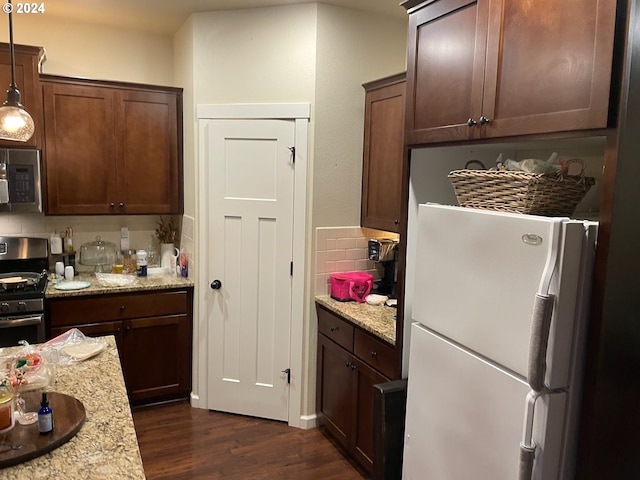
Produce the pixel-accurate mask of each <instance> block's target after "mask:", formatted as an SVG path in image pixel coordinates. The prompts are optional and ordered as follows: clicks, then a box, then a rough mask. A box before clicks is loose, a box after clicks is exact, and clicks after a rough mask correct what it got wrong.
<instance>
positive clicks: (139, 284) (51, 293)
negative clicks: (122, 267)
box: [45, 273, 193, 298]
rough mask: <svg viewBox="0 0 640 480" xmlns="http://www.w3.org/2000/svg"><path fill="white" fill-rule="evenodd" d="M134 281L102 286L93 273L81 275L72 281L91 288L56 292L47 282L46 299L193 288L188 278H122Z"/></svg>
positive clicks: (159, 276)
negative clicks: (122, 284)
mask: <svg viewBox="0 0 640 480" xmlns="http://www.w3.org/2000/svg"><path fill="white" fill-rule="evenodd" d="M123 277H131V278H132V279H134V282H135V283H133V284H131V285H125V286H115V285H107V284H103V283H102V282H100V280H98V278H96V276H95V274H94V273H81V274H79V275H76V276H75V277H74V279H73V280H74V281H87V282H89V283H91V286H89V287H87V288H83V289H80V290H58V289H57V288H55V284H56V282H55V281H52V280H49V284H48V285H47V291H46V293H45V296H46V298H59V297H77V296H80V295H100V294H105V293H126V292H141V291H145V290H164V289H172V288H185V287H193V280H192V279H190V278H182V277H176V276H174V275H164V274H163V275H148V276H146V277H136V276H133V275H131V276H129V275H127V276H123Z"/></svg>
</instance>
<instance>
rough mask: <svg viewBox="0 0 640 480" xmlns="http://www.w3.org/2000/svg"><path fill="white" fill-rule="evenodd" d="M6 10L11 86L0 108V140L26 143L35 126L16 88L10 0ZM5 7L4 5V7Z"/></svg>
mask: <svg viewBox="0 0 640 480" xmlns="http://www.w3.org/2000/svg"><path fill="white" fill-rule="evenodd" d="M7 5H8V7H9V8H8V10H6V9H5V8H4V6H3V8H2V9H3V10H4V11H5V12H7V13H8V14H9V15H8V17H9V53H10V56H11V84H10V85H9V90H7V99H6V100H5V101H4V103H3V104H2V106H1V107H0V140H14V141H18V142H26V141H27V140H29V139H30V138H31V137H32V136H33V132H34V131H35V125H34V124H33V118H31V115H29V113H27V111H26V110H25V109H24V107H23V106H22V104H21V103H20V91H19V90H18V87H17V86H16V73H15V70H16V58H15V51H14V50H15V46H14V44H13V17H12V14H11V12H12V10H13V8H12V7H11V0H9V2H8V3H7ZM5 6H6V5H5Z"/></svg>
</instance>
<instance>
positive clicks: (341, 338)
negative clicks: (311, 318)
mask: <svg viewBox="0 0 640 480" xmlns="http://www.w3.org/2000/svg"><path fill="white" fill-rule="evenodd" d="M317 310H318V332H320V333H322V334H323V335H325V336H326V337H328V338H330V339H331V340H333V341H334V342H336V343H337V344H338V345H340V346H342V347H344V348H346V349H347V350H349V352H353V331H354V328H353V325H351V324H350V323H348V322H347V321H345V320H342V319H341V318H340V317H338V316H336V315H334V314H333V313H330V312H328V311H327V310H325V309H324V308H321V307H318V309H317Z"/></svg>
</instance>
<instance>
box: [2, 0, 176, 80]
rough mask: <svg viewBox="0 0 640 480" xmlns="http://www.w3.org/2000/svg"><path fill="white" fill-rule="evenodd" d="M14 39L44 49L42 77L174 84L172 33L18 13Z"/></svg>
mask: <svg viewBox="0 0 640 480" xmlns="http://www.w3.org/2000/svg"><path fill="white" fill-rule="evenodd" d="M3 18H4V16H3ZM13 36H14V41H15V42H16V43H21V44H27V45H38V46H41V47H44V48H45V49H46V52H47V61H46V62H45V63H44V64H43V69H42V70H43V73H48V74H53V75H67V76H74V77H88V78H98V79H102V80H122V81H128V82H139V83H152V84H158V85H174V84H173V48H172V38H171V36H169V35H157V34H148V33H143V32H137V31H134V30H125V29H120V28H110V27H105V26H102V25H92V24H87V23H80V22H75V21H69V20H62V19H59V18H55V17H51V16H49V15H47V14H46V13H44V14H38V15H14V16H13ZM0 39H1V41H3V42H8V39H9V33H8V26H7V25H6V24H5V23H4V22H0ZM176 86H180V85H176Z"/></svg>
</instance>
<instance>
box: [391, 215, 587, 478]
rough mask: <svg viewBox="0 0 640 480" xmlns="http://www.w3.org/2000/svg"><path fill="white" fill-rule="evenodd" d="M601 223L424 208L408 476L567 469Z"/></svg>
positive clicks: (554, 474) (532, 474)
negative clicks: (592, 274) (596, 242)
mask: <svg viewBox="0 0 640 480" xmlns="http://www.w3.org/2000/svg"><path fill="white" fill-rule="evenodd" d="M596 231H597V224H595V223H593V222H584V221H577V220H570V219H568V218H551V217H540V216H532V215H517V214H507V213H499V212H492V211H485V210H477V209H469V208H461V207H450V206H442V205H435V204H426V205H420V206H419V212H418V228H417V234H418V239H417V249H416V253H415V258H408V259H407V262H415V279H414V282H415V283H414V294H413V303H412V316H413V322H412V324H411V339H410V352H409V367H408V387H407V388H408V392H407V412H406V422H405V444H404V460H403V478H404V479H406V480H418V479H419V480H470V479H473V480H530V479H535V480H569V479H571V478H573V462H574V456H575V443H576V433H577V420H578V410H579V404H580V385H581V376H582V368H581V366H582V361H581V359H582V357H583V354H584V341H585V334H586V321H587V313H588V305H589V296H590V287H591V282H590V279H591V271H592V264H593V256H594V250H595V238H596Z"/></svg>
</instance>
